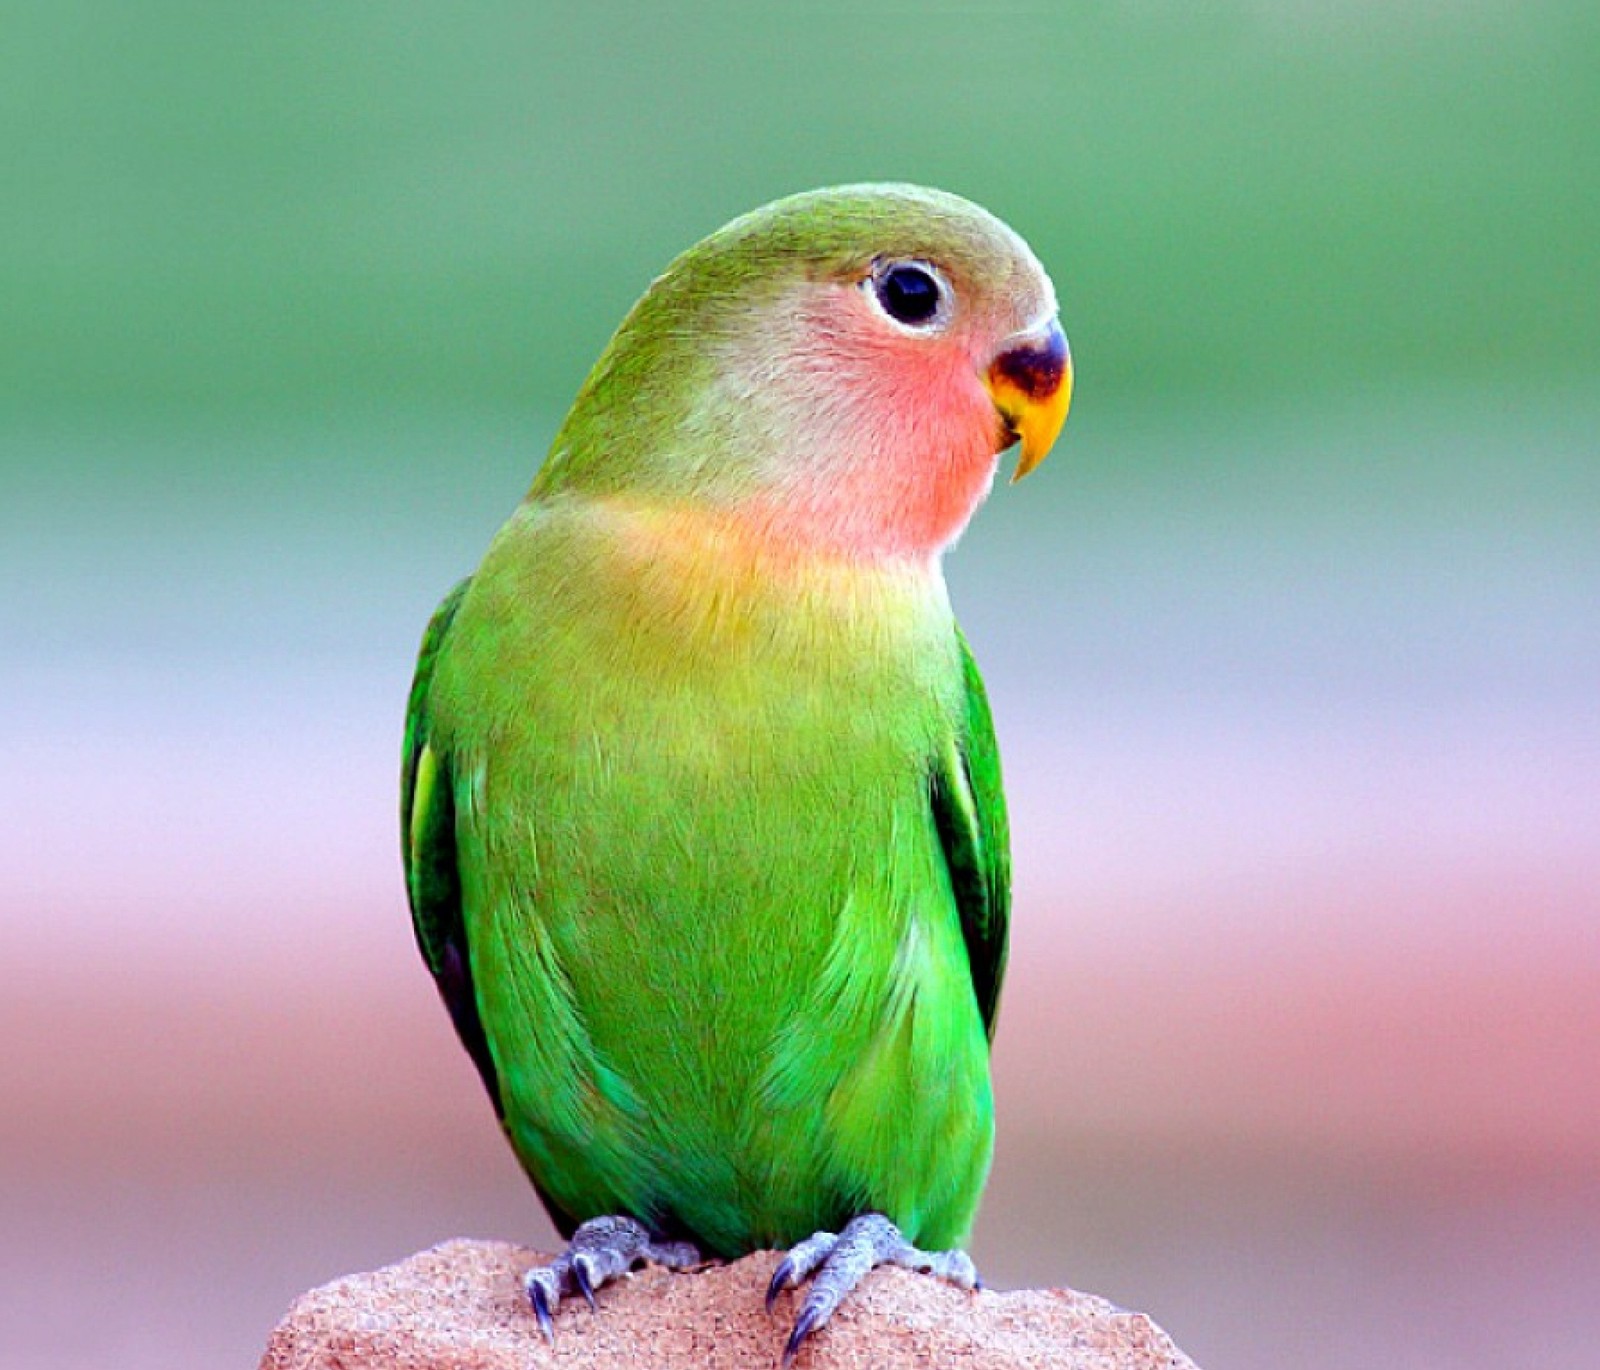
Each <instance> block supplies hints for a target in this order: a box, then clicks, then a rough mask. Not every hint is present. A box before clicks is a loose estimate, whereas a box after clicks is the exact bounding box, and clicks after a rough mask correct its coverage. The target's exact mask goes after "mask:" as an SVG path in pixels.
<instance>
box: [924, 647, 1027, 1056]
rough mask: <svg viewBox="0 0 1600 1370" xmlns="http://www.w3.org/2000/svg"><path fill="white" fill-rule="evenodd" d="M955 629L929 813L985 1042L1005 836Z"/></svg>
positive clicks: (1007, 906) (979, 694) (999, 940)
mask: <svg viewBox="0 0 1600 1370" xmlns="http://www.w3.org/2000/svg"><path fill="white" fill-rule="evenodd" d="M956 636H957V638H958V639H959V640H960V643H961V669H962V676H963V679H964V681H965V684H966V701H967V708H966V718H965V720H964V721H965V727H964V729H963V730H962V731H961V732H960V733H959V734H958V735H956V736H954V737H952V738H951V739H950V745H949V746H948V747H947V748H946V749H945V752H944V754H943V755H942V756H940V757H939V758H938V759H937V760H936V762H935V764H934V768H933V782H932V799H933V816H934V822H935V824H936V825H937V827H938V830H939V841H940V844H941V845H942V846H943V848H944V857H945V864H946V865H947V867H948V868H949V871H950V887H951V889H952V890H953V891H954V893H955V899H956V908H957V910H958V911H959V912H960V915H961V932H962V935H963V936H964V937H965V939H966V943H967V960H968V961H969V962H970V964H971V966H972V988H973V992H974V993H975V994H976V995H977V998H978V1010H979V1012H980V1013H982V1015H983V1025H984V1028H985V1030H986V1031H987V1032H988V1034H989V1040H990V1041H991V1042H992V1041H993V1040H994V1025H995V1013H996V1009H997V1008H998V1006H999V1002H1000V982H1001V980H1002V979H1004V978H1005V971H1006V940H1007V934H1008V932H1009V929H1010V926H1011V837H1010V833H1009V831H1008V829H1007V827H1006V801H1005V794H1004V793H1003V792H1002V790H1001V787H1000V752H999V749H998V748H997V747H996V746H995V740H994V719H993V718H992V717H991V715H990V713H989V699H988V696H987V695H986V694H985V693H984V689H983V678H982V677H981V676H980V675H979V674H978V663H977V662H976V661H974V660H973V658H972V649H971V648H970V647H968V646H967V639H966V638H965V637H964V636H963V635H962V633H961V630H960V629H959V628H958V629H957V630H956Z"/></svg>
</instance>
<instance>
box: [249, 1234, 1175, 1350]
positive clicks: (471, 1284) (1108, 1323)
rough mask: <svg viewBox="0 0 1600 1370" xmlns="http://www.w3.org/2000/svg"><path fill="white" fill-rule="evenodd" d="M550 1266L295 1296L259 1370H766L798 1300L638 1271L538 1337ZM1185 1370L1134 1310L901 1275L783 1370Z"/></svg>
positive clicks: (512, 1262) (444, 1254)
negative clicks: (525, 1278)
mask: <svg viewBox="0 0 1600 1370" xmlns="http://www.w3.org/2000/svg"><path fill="white" fill-rule="evenodd" d="M547 1259H549V1258H548V1257H545V1256H541V1255H539V1254H538V1253H536V1252H534V1251H531V1250H529V1249H528V1248H526V1247H520V1246H511V1245H508V1244H506V1243H504V1242H474V1241H452V1242H446V1243H444V1244H443V1245H442V1246H436V1247H434V1248H433V1249H432V1250H429V1251H423V1252H420V1253H418V1254H417V1255H415V1256H412V1257H410V1258H409V1259H408V1260H404V1261H401V1262H400V1263H399V1264H398V1265H391V1266H387V1267H386V1268H384V1269H382V1270H378V1271H374V1272H373V1273H371V1274H367V1275H350V1276H347V1277H346V1278H344V1279H342V1280H335V1281H334V1282H333V1283H332V1284H328V1285H324V1286H323V1287H322V1288H321V1289H313V1290H312V1291H311V1292H310V1293H309V1294H303V1295H301V1297H300V1298H298V1299H296V1300H295V1302H294V1304H293V1305H292V1306H291V1307H290V1309H289V1312H288V1315H287V1316H286V1317H285V1318H284V1320H283V1322H282V1323H280V1324H279V1325H278V1327H277V1329H276V1330H275V1331H274V1332H273V1334H272V1339H271V1340H270V1341H269V1342H268V1344H267V1350H266V1354H265V1355H264V1356H263V1357H262V1360H261V1370H366V1367H379V1366H381V1367H384V1370H537V1367H540V1366H557V1365H570V1366H582V1367H587V1370H621V1368H622V1367H627V1370H639V1367H648V1370H690V1368H691V1367H692V1368H693V1370H704V1368H705V1367H711V1368H712V1370H720V1367H729V1368H730V1370H731V1368H732V1367H735V1366H737V1367H741V1368H742V1367H746V1366H759V1367H771V1370H776V1367H777V1364H778V1357H779V1354H780V1353H781V1351H782V1349H783V1343H784V1340H785V1338H786V1337H787V1335H788V1331H789V1326H790V1324H791V1323H792V1322H793V1319H794V1303H793V1300H794V1298H795V1296H794V1295H793V1294H785V1295H784V1296H783V1298H782V1299H781V1300H780V1301H779V1303H778V1307H777V1310H776V1312H775V1314H774V1315H773V1316H771V1317H769V1316H768V1315H767V1314H766V1312H765V1311H764V1309H763V1307H762V1297H763V1295H764V1294H765V1291H766V1287H767V1281H768V1280H769V1279H770V1278H771V1276H772V1271H773V1268H774V1267H775V1266H776V1264H777V1259H778V1258H777V1256H776V1255H774V1254H773V1253H771V1252H762V1253H759V1254H757V1255H754V1256H747V1257H746V1258H745V1259H744V1260H741V1261H738V1262H736V1263H735V1264H733V1265H727V1266H711V1267H708V1268H706V1269H703V1270H699V1271H695V1272H691V1273H682V1274H672V1273H669V1272H667V1271H665V1270H660V1269H656V1268H654V1267H648V1268H646V1269H644V1270H641V1271H639V1272H638V1273H637V1274H635V1275H634V1276H632V1277H631V1278H629V1279H626V1280H623V1281H619V1282H618V1283H616V1284H613V1285H609V1286H607V1287H606V1288H605V1289H602V1290H601V1291H600V1292H599V1295H598V1297H599V1303H600V1311H599V1314H598V1315H596V1314H593V1313H591V1312H590V1311H589V1310H588V1308H587V1307H586V1306H585V1305H584V1304H583V1303H582V1301H581V1300H579V1301H576V1302H574V1303H565V1302H564V1303H563V1304H562V1306H561V1308H560V1310H559V1311H558V1312H557V1314H556V1344H555V1347H554V1349H552V1348H551V1347H549V1346H548V1345H547V1344H546V1343H545V1340H544V1338H543V1337H542V1336H541V1335H540V1333H539V1328H538V1325H537V1324H536V1323H535V1322H534V1320H533V1315H532V1313H531V1312H530V1310H529V1308H528V1305H527V1302H526V1301H525V1299H524V1298H523V1294H522V1275H523V1272H524V1271H525V1270H527V1268H528V1267H529V1266H530V1265H533V1264H535V1263H537V1262H542V1261H545V1260H547ZM910 1366H927V1367H935V1366H938V1367H943V1366H959V1367H964V1368H965V1370H1001V1367H1005V1370H1013V1368H1014V1367H1022V1368H1023V1370H1031V1367H1043V1366H1051V1367H1058V1368H1059V1370H1194V1364H1193V1362H1192V1361H1190V1360H1189V1358H1188V1357H1187V1356H1185V1355H1184V1354H1183V1353H1182V1352H1181V1351H1179V1350H1178V1348H1177V1347H1176V1346H1174V1345H1173V1344H1172V1341H1171V1339H1170V1338H1169V1337H1168V1336H1167V1334H1166V1333H1165V1332H1163V1331H1162V1330H1161V1329H1160V1328H1159V1327H1157V1326H1156V1325H1155V1324H1154V1323H1153V1322H1151V1321H1150V1319H1149V1318H1147V1317H1146V1316H1145V1315H1144V1314H1142V1313H1128V1312H1124V1311H1123V1310H1121V1309H1119V1308H1117V1307H1115V1306H1114V1305H1113V1304H1110V1303H1107V1302H1106V1301H1105V1300H1104V1299H1100V1298H1095V1297H1093V1296H1092V1295H1088V1294H1075V1293H1072V1292H1071V1291H1069V1290H1019V1291H1016V1292H1012V1293H999V1292H995V1291H990V1290H983V1291H980V1292H978V1293H974V1294H969V1293H965V1292H963V1291H961V1290H958V1289H956V1288H954V1287H952V1286H950V1285H947V1284H944V1283H942V1282H941V1281H938V1280H934V1279H929V1278H927V1277H926V1276H919V1275H912V1274H910V1273H908V1272H906V1271H904V1270H899V1269H892V1268H891V1269H882V1270H877V1271H874V1272H873V1273H872V1274H871V1275H870V1276H869V1277H868V1278H867V1279H866V1281H864V1282H863V1284H862V1286H861V1288H860V1289H858V1290H857V1291H856V1293H855V1294H853V1295H852V1296H851V1297H850V1299H849V1300H848V1301H847V1302H846V1303H845V1305H844V1307H842V1308H841V1309H840V1310H839V1312H838V1313H836V1314H835V1315H834V1317H833V1320H832V1321H831V1322H830V1323H829V1324H828V1326H827V1327H825V1328H824V1329H823V1330H822V1331H821V1332H819V1333H817V1334H816V1336H815V1337H814V1338H813V1339H812V1341H811V1342H810V1343H809V1344H808V1346H807V1347H806V1349H805V1350H803V1351H802V1352H801V1354H800V1357H799V1359H798V1361H797V1362H796V1367H795V1370H866V1367H872V1368H873V1370H878V1368H879V1367H882V1370H901V1367H910Z"/></svg>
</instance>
